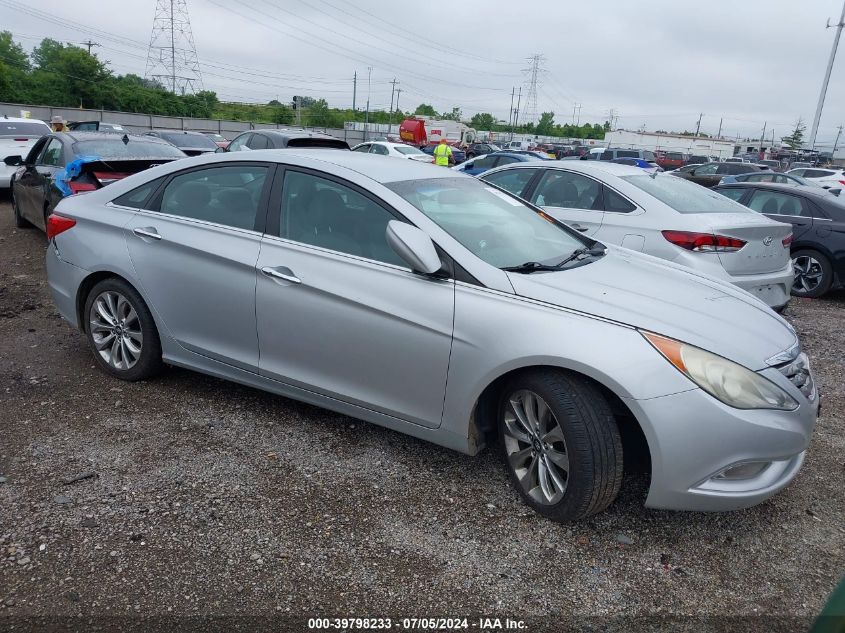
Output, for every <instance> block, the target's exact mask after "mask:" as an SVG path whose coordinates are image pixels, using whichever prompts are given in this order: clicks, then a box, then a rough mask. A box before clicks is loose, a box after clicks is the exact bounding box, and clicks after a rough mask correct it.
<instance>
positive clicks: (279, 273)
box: [261, 266, 302, 284]
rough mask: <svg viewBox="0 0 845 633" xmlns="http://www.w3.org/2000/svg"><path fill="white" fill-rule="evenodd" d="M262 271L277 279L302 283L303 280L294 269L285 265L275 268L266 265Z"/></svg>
mask: <svg viewBox="0 0 845 633" xmlns="http://www.w3.org/2000/svg"><path fill="white" fill-rule="evenodd" d="M261 272H262V273H264V274H265V275H267V276H268V277H274V278H276V279H283V280H285V281H289V282H290V283H292V284H301V283H302V280H301V279H300V278H299V277H297V276H296V275H294V274H293V271H292V270H291V269H290V268H287V267H285V266H276V267H275V268H270V267H269V266H265V267H264V268H262V269H261Z"/></svg>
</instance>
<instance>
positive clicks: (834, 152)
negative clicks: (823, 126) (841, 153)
mask: <svg viewBox="0 0 845 633" xmlns="http://www.w3.org/2000/svg"><path fill="white" fill-rule="evenodd" d="M836 129H837V130H839V132H837V134H836V140H835V141H833V151H832V152H831V153H830V158H831V159H835V158H836V148H837V147H838V146H839V137H840V136H842V126H841V125H840V126H839V127H838V128H836Z"/></svg>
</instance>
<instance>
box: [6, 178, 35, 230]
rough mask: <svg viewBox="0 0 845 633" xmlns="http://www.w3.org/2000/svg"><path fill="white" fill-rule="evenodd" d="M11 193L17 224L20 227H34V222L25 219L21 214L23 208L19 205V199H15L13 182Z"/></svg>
mask: <svg viewBox="0 0 845 633" xmlns="http://www.w3.org/2000/svg"><path fill="white" fill-rule="evenodd" d="M9 191H10V194H11V196H12V213H14V215H15V226H16V227H17V228H19V229H29V228H32V223H31V222H28V221H27V220H24V218H23V216H22V215H21V210H20V208H19V207H18V201H17V200H16V199H15V183H12V184H11V186H10V188H9Z"/></svg>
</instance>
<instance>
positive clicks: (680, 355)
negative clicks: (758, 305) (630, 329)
mask: <svg viewBox="0 0 845 633" xmlns="http://www.w3.org/2000/svg"><path fill="white" fill-rule="evenodd" d="M640 333H641V334H642V335H643V336H644V337H645V338H646V340H647V341H648V342H649V343H651V344H652V345H653V346H654V348H655V349H656V350H657V351H658V352H660V353H661V354H663V356H664V357H665V358H666V360H668V361H669V362H670V363H672V364H673V365H674V366H675V367H676V368H677V369H678V371H680V372H681V373H682V374H684V375H685V376H686V377H687V378H689V379H690V380H692V381H693V382H694V383H695V384H696V385H698V386H699V387H701V388H702V389H703V390H704V391H706V392H707V393H709V394H710V395H711V396H713V397H714V398H716V399H717V400H720V401H721V402H724V403H725V404H727V405H728V406H731V407H735V408H737V409H780V410H781V411H792V410H794V409H797V408H798V403H797V402H796V401H795V400H794V399H793V398H792V396H790V395H789V394H788V393H786V392H785V391H784V390H783V389H781V388H780V387H778V386H777V385H776V384H774V383H773V382H771V381H770V380H768V379H766V378H764V377H763V376H761V375H760V374H758V373H756V372H753V371H751V370H750V369H746V368H745V367H743V366H742V365H738V364H737V363H734V362H733V361H729V360H728V359H727V358H722V357H721V356H717V355H716V354H711V353H710V352H705V351H704V350H703V349H701V348H698V347H694V346H692V345H687V344H686V343H681V342H680V341H676V340H674V339H671V338H666V337H665V336H660V335H659V334H653V333H651V332H640Z"/></svg>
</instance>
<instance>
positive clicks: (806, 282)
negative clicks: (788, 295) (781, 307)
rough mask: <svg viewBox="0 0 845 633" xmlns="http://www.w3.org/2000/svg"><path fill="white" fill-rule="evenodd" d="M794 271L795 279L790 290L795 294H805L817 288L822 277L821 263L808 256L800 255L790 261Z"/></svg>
mask: <svg viewBox="0 0 845 633" xmlns="http://www.w3.org/2000/svg"><path fill="white" fill-rule="evenodd" d="M792 267H793V268H794V269H795V279H794V280H793V282H792V290H793V292H795V293H797V294H806V293H808V292H812V291H813V290H815V289H816V288H818V287H819V284H821V282H822V278H823V277H824V269H823V268H822V265H821V263H820V262H819V261H818V260H817V259H815V258H814V257H810V256H809V255H801V256H799V257H796V258H795V259H793V260H792Z"/></svg>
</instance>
